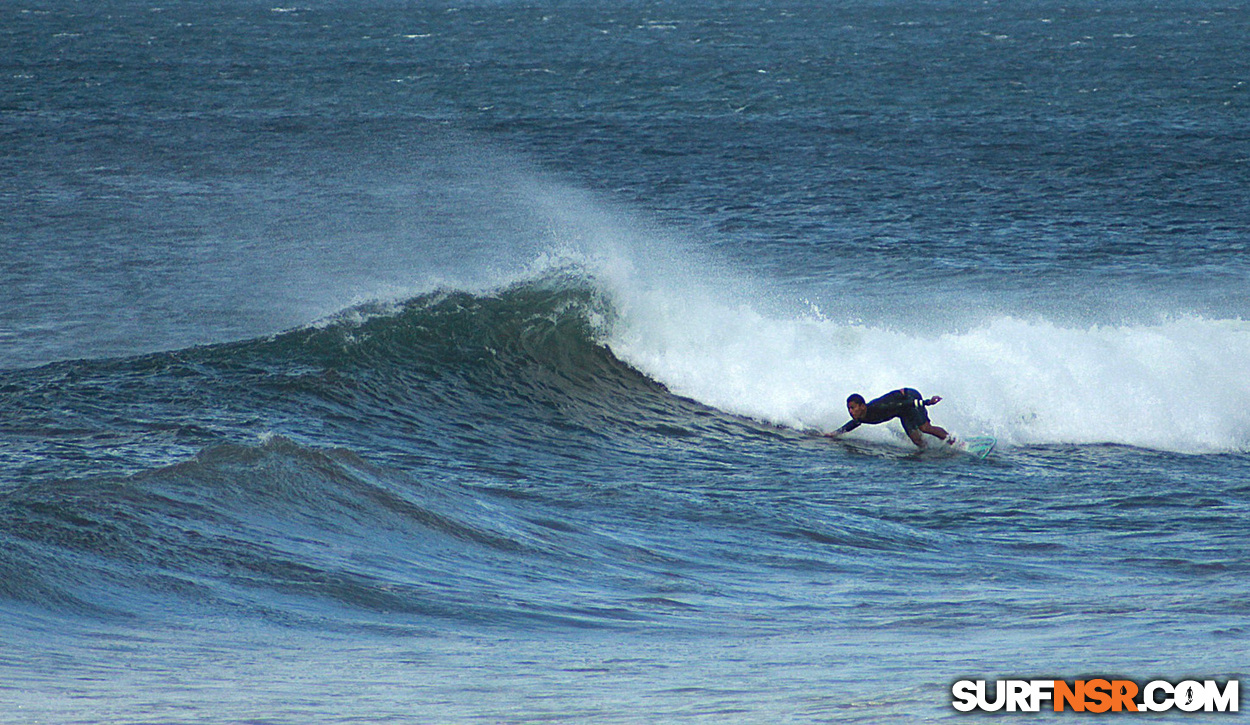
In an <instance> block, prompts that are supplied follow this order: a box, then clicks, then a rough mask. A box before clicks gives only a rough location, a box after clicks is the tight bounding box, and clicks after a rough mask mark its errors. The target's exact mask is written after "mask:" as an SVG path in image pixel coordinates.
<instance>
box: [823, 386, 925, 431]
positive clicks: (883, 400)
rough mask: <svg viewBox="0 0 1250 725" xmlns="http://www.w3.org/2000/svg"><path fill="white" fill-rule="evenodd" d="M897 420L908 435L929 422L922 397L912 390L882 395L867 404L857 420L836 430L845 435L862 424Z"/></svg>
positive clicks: (906, 389) (895, 391) (918, 392)
mask: <svg viewBox="0 0 1250 725" xmlns="http://www.w3.org/2000/svg"><path fill="white" fill-rule="evenodd" d="M894 418H898V419H899V422H900V423H902V424H903V430H905V431H907V432H908V433H909V434H910V433H911V432H912V431H913V430H916V429H919V428H920V426H922V425H924V424H925V423H928V422H929V413H928V411H926V410H925V408H924V397H922V396H921V395H920V391H918V390H915V389H914V388H903V389H902V390H894V391H892V392H889V393H886V394H885V395H882V396H881V397H880V398H877V399H876V400H873V401H871V402H869V403H868V409H867V410H865V411H864V416H863V417H862V418H860V419H859V420H852V421H850V422H849V423H847V424H846V425H844V426H842V427H841V428H839V429H838V431H837V432H838V433H847V432H849V431H853V430H855V429H856V428H858V427H859V426H860V425H861V424H863V423H868V424H869V425H876V424H877V423H884V422H886V421H887V420H893V419H894Z"/></svg>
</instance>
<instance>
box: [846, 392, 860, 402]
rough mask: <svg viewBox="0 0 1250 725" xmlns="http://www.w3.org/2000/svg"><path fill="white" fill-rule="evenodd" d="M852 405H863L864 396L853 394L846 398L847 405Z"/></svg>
mask: <svg viewBox="0 0 1250 725" xmlns="http://www.w3.org/2000/svg"><path fill="white" fill-rule="evenodd" d="M851 403H855V404H857V405H863V404H864V396H862V395H860V394H859V393H851V394H850V395H848V396H847V397H846V404H847V405H850V404H851Z"/></svg>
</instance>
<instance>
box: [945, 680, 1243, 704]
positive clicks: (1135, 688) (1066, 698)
mask: <svg viewBox="0 0 1250 725" xmlns="http://www.w3.org/2000/svg"><path fill="white" fill-rule="evenodd" d="M993 689H994V693H993V695H991V694H990V692H989V690H988V689H987V686H986V682H985V680H960V681H959V682H956V683H955V684H954V685H951V695H952V696H953V697H954V699H953V700H952V701H951V706H952V707H954V708H955V709H956V710H959V711H960V712H972V711H973V710H983V711H985V712H1000V711H1001V712H1039V711H1040V710H1041V709H1042V703H1043V702H1045V703H1046V707H1047V708H1054V711H1055V712H1065V711H1068V710H1071V711H1073V712H1108V711H1110V712H1165V711H1167V710H1172V709H1173V708H1175V709H1177V710H1180V711H1182V712H1199V711H1202V712H1237V708H1238V706H1239V704H1240V699H1241V688H1240V683H1239V682H1238V681H1237V680H1229V681H1227V682H1226V683H1224V684H1223V685H1222V686H1221V685H1220V684H1219V683H1218V682H1216V681H1215V680H1203V681H1201V682H1200V681H1198V680H1182V681H1180V682H1177V683H1172V682H1168V681H1166V680H1154V681H1153V682H1147V683H1146V684H1144V685H1139V684H1138V683H1136V682H1134V681H1132V680H1110V679H1090V680H1076V681H1074V682H1067V681H1065V680H996V681H995V682H994V683H993Z"/></svg>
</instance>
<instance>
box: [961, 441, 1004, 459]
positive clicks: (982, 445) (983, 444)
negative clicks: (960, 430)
mask: <svg viewBox="0 0 1250 725" xmlns="http://www.w3.org/2000/svg"><path fill="white" fill-rule="evenodd" d="M997 444H998V441H997V440H995V439H994V438H993V437H992V436H968V437H966V438H965V437H963V436H955V442H954V443H952V444H951V448H954V449H955V450H957V451H960V452H962V453H967V454H968V455H970V456H976V457H977V458H985V457H986V456H988V455H989V454H990V451H992V450H994V446H995V445H997Z"/></svg>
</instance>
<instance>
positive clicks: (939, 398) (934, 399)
mask: <svg viewBox="0 0 1250 725" xmlns="http://www.w3.org/2000/svg"><path fill="white" fill-rule="evenodd" d="M940 402H942V396H940V395H935V396H933V397H932V398H929V399H928V400H926V401H924V404H925V405H937V404H938V403H940Z"/></svg>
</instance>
